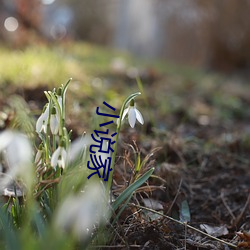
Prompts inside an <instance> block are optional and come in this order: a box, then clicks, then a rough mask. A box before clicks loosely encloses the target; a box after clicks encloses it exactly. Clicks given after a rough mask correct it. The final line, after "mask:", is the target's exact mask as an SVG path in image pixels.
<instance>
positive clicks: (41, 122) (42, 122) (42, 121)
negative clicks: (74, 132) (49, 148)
mask: <svg viewBox="0 0 250 250" xmlns="http://www.w3.org/2000/svg"><path fill="white" fill-rule="evenodd" d="M48 121H49V104H47V106H46V108H45V110H44V111H43V113H42V114H41V115H40V117H39V118H38V120H37V122H36V132H37V133H41V132H42V131H43V132H44V133H46V132H47V125H48Z"/></svg>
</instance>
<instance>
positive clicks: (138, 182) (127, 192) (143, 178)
mask: <svg viewBox="0 0 250 250" xmlns="http://www.w3.org/2000/svg"><path fill="white" fill-rule="evenodd" d="M154 170H155V169H154V168H151V169H149V170H148V171H147V172H146V173H145V174H144V175H143V176H141V177H140V178H138V180H136V181H135V182H134V183H133V184H131V185H130V186H129V187H128V188H126V189H125V190H124V191H123V192H122V193H121V194H120V195H119V196H118V198H117V199H116V200H115V201H114V202H113V204H112V208H113V210H114V211H115V210H116V209H117V208H118V207H119V206H120V205H121V204H122V202H123V201H124V200H126V199H127V198H128V197H129V196H130V195H131V194H132V193H133V192H134V191H135V190H136V189H137V188H139V187H140V186H141V185H142V184H143V183H144V182H146V181H147V179H148V178H149V177H150V176H151V174H152V173H153V172H154Z"/></svg>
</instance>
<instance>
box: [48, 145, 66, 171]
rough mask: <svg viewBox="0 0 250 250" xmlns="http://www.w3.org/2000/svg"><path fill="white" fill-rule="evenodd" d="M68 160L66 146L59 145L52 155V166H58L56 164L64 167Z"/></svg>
mask: <svg viewBox="0 0 250 250" xmlns="http://www.w3.org/2000/svg"><path fill="white" fill-rule="evenodd" d="M66 161H67V152H66V150H65V148H64V146H62V145H59V147H58V148H57V149H56V150H55V152H54V153H53V154H52V157H51V166H52V167H53V168H56V166H58V167H60V168H62V169H64V168H65V165H66Z"/></svg>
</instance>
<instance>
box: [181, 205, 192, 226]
mask: <svg viewBox="0 0 250 250" xmlns="http://www.w3.org/2000/svg"><path fill="white" fill-rule="evenodd" d="M190 220H191V216H190V209H189V205H188V202H187V200H184V201H182V203H181V208H180V221H181V222H189V221H190Z"/></svg>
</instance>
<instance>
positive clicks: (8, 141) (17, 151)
mask: <svg viewBox="0 0 250 250" xmlns="http://www.w3.org/2000/svg"><path fill="white" fill-rule="evenodd" d="M0 152H1V153H2V155H3V157H4V159H5V162H6V163H7V166H6V167H7V174H6V175H5V178H4V179H3V180H1V188H2V187H4V186H6V185H8V184H9V182H12V181H13V179H15V178H16V177H18V176H19V177H21V178H22V179H23V180H24V182H25V184H26V185H27V186H29V185H30V184H31V182H32V178H33V177H32V175H33V172H32V156H33V153H32V147H31V143H30V141H29V140H28V138H27V137H26V136H25V135H24V134H21V133H17V132H13V131H10V130H6V131H4V132H2V133H0Z"/></svg>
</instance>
